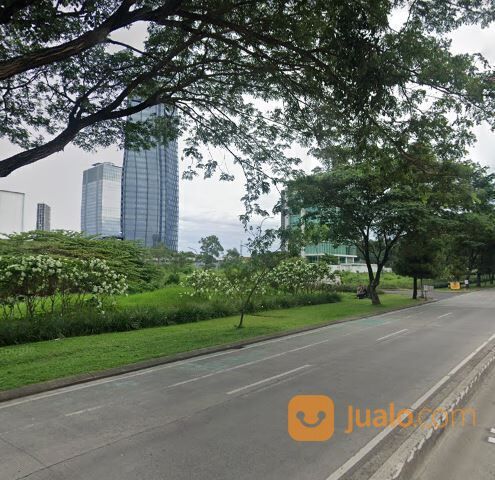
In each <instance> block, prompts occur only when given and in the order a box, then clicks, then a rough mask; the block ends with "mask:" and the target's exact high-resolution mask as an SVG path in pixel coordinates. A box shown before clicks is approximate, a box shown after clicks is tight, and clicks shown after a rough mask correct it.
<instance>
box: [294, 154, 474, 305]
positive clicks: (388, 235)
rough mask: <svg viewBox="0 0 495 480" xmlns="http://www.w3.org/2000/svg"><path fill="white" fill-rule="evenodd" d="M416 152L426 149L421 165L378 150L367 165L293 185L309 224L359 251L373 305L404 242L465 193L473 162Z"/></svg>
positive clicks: (352, 164) (341, 167)
mask: <svg viewBox="0 0 495 480" xmlns="http://www.w3.org/2000/svg"><path fill="white" fill-rule="evenodd" d="M417 148H418V149H419V148H421V149H422V150H423V152H422V154H421V155H420V154H419V153H417V152H415V155H417V157H418V158H421V160H422V161H421V163H419V162H414V163H413V162H408V161H406V160H405V159H404V158H403V157H402V156H400V155H397V154H396V153H395V152H394V151H387V150H385V151H383V150H379V149H375V150H374V152H375V156H374V157H372V158H369V159H368V160H366V161H362V162H350V163H341V164H338V165H336V166H334V167H332V168H330V169H329V170H328V171H320V172H319V173H317V174H315V175H312V176H306V177H304V176H303V177H301V178H299V179H298V180H296V181H294V182H292V183H291V184H290V189H291V190H292V192H291V196H292V202H293V204H295V205H298V207H299V208H301V207H306V208H308V207H310V208H311V210H310V211H313V212H314V213H313V214H308V215H306V217H307V220H308V221H311V218H312V217H313V218H315V217H316V218H318V220H319V222H320V223H322V224H326V225H328V227H329V232H330V238H331V240H332V241H334V242H335V243H336V244H348V243H351V244H354V245H355V246H356V247H357V249H358V251H359V253H360V256H361V257H362V258H363V259H364V261H365V263H366V266H367V270H368V279H369V293H370V298H371V301H372V303H373V304H379V303H380V299H379V296H378V293H377V287H378V285H379V284H380V279H381V274H382V271H383V268H384V266H385V264H386V263H387V262H388V260H389V259H390V255H391V253H392V251H393V249H394V248H395V247H396V245H397V244H398V242H399V241H400V240H401V238H403V237H405V236H406V235H407V234H408V233H410V232H414V231H415V230H417V228H418V225H421V224H422V223H424V220H425V219H432V218H435V216H439V215H441V214H442V213H443V212H445V211H447V210H448V211H453V210H454V209H455V208H459V204H458V202H459V197H461V196H464V195H466V193H465V192H464V189H463V188H461V187H462V186H463V184H464V180H463V176H464V175H465V174H466V172H470V171H471V167H470V165H469V164H458V163H452V162H442V161H439V160H437V159H435V158H434V156H432V155H431V152H429V153H428V149H426V148H424V147H420V146H417ZM456 190H457V191H456ZM373 263H376V268H375V269H373Z"/></svg>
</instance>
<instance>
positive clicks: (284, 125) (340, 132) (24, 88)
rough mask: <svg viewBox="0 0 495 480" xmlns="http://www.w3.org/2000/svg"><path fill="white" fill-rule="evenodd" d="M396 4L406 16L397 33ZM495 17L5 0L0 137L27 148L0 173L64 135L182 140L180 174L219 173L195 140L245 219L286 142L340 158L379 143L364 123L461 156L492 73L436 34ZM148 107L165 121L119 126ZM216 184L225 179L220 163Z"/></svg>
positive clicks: (437, 9)
mask: <svg viewBox="0 0 495 480" xmlns="http://www.w3.org/2000/svg"><path fill="white" fill-rule="evenodd" d="M446 5H448V6H446ZM393 11H399V12H401V13H402V14H404V13H405V14H406V18H407V20H406V21H404V22H403V23H402V24H401V26H400V28H398V29H394V28H392V26H391V25H390V18H391V14H392V12H393ZM494 17H495V12H494V7H493V5H492V4H491V2H485V1H483V0H474V1H471V2H466V1H465V0H452V1H450V2H445V1H444V0H430V1H426V0H415V1H412V0H355V1H352V2H349V1H348V0H334V1H331V2H329V1H327V0H310V1H296V0H292V1H281V0H271V1H257V0H57V1H55V0H10V1H5V2H2V5H1V6H0V115H1V120H2V121H1V122H0V137H4V138H6V139H8V140H9V141H10V142H12V143H14V144H16V145H17V146H19V147H20V150H21V151H19V153H17V154H14V155H12V156H11V157H9V158H4V159H2V160H1V161H0V176H6V175H8V174H9V173H11V172H13V171H14V170H16V169H17V168H20V167H22V166H25V165H28V164H31V163H33V162H36V161H38V160H41V159H42V158H45V157H47V156H49V155H51V154H53V153H55V152H58V151H60V150H62V149H64V147H65V146H66V145H68V144H69V143H71V142H73V143H74V144H76V145H77V146H79V147H82V148H84V149H87V150H92V149H97V148H100V147H105V146H108V145H110V144H112V143H117V144H120V145H122V144H123V142H124V138H125V140H126V141H127V142H128V143H129V145H134V146H143V145H146V144H149V143H150V142H152V141H153V138H156V136H163V137H165V138H170V137H175V136H177V135H183V136H184V138H185V140H186V148H185V151H184V154H185V156H186V157H188V158H190V160H191V162H190V169H189V170H188V171H187V172H186V174H187V175H189V176H192V175H194V174H195V172H196V171H197V170H198V169H202V170H204V174H205V175H207V176H209V175H212V174H213V173H214V172H215V171H216V170H218V169H219V168H220V167H219V165H218V162H217V161H216V160H215V159H214V158H213V157H209V158H203V155H202V153H201V149H200V146H201V145H203V144H208V145H212V146H215V147H222V148H225V149H227V150H228V151H229V152H230V153H231V154H232V156H233V158H234V161H235V162H236V163H238V164H239V165H240V166H241V167H242V169H243V171H244V173H245V175H246V178H247V193H246V196H245V198H244V200H245V202H246V205H247V207H248V211H252V209H253V208H255V209H256V208H258V207H257V205H256V199H257V197H258V196H259V195H260V194H261V193H263V192H266V191H267V190H268V189H269V188H270V181H276V180H277V179H278V178H286V177H287V175H288V174H289V173H290V172H291V171H292V170H293V168H294V165H295V164H296V163H297V160H296V159H293V158H287V157H286V156H285V150H286V147H287V146H288V145H289V144H290V143H291V142H292V141H293V140H294V139H295V137H296V136H297V140H299V141H301V142H303V143H304V142H305V141H306V142H307V144H311V142H313V139H316V141H317V144H318V147H319V148H320V149H326V150H328V149H333V150H334V151H333V152H332V157H334V158H337V157H338V154H342V152H343V151H344V152H345V150H346V148H347V144H348V143H350V139H351V137H352V139H355V138H356V137H359V138H361V139H363V138H366V139H367V141H369V142H375V143H376V141H377V137H376V135H375V136H373V135H369V129H370V128H371V127H372V128H373V129H374V130H373V132H380V134H379V137H380V141H383V139H384V138H386V139H389V140H390V144H391V145H392V146H393V148H397V149H399V150H402V151H403V152H407V151H408V148H407V146H408V145H409V144H410V142H413V141H414V142H417V141H418V140H421V138H422V137H428V139H429V140H431V139H432V138H433V137H435V138H441V139H442V140H441V141H438V143H441V149H440V150H442V149H443V151H445V152H446V153H447V151H448V152H452V151H460V150H463V148H464V147H465V145H466V143H467V142H469V141H470V140H472V137H471V135H470V128H471V126H472V122H475V121H481V120H484V119H493V104H494V92H493V74H492V73H491V71H490V69H489V68H488V66H487V65H486V64H485V63H484V61H483V59H482V58H480V57H478V56H472V55H453V54H451V53H450V52H449V50H448V47H449V44H448V42H447V41H446V40H444V39H442V35H443V34H444V33H445V32H448V31H450V30H452V29H453V28H456V27H458V26H459V25H462V24H465V23H479V24H483V25H488V24H489V23H490V22H492V21H493V19H494ZM143 24H144V25H146V28H147V34H146V39H145V41H144V42H136V39H135V38H134V37H136V36H139V35H136V30H135V29H136V28H139V25H143ZM126 29H127V30H126ZM131 100H134V101H131ZM257 100H258V101H257ZM259 101H263V102H265V106H266V108H265V107H263V108H262V109H259V108H257V105H260V102H259ZM158 103H163V104H165V105H166V106H167V107H168V108H169V111H170V112H171V113H173V115H171V117H170V119H168V120H167V121H163V120H160V119H151V120H150V121H148V122H145V123H142V124H135V123H134V124H131V123H128V122H126V118H127V117H128V116H129V115H131V114H132V113H135V112H139V111H141V110H143V109H144V108H146V107H148V106H151V105H155V104H158ZM451 114H453V117H452V116H451ZM405 118H408V119H409V120H413V121H408V122H407V126H405V125H406V124H403V121H404V119H405ZM322 119H323V120H322ZM378 127H379V128H378ZM125 134H126V135H125ZM351 143H352V142H351ZM428 143H429V144H431V141H430V142H428ZM337 147H338V148H337ZM222 168H223V167H222ZM220 176H221V178H222V179H225V180H229V179H231V178H232V176H231V174H230V172H229V170H228V168H225V169H224V170H223V171H220Z"/></svg>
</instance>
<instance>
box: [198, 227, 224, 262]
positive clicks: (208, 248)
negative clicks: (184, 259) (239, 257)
mask: <svg viewBox="0 0 495 480" xmlns="http://www.w3.org/2000/svg"><path fill="white" fill-rule="evenodd" d="M199 243H200V245H201V246H200V247H199V251H200V254H199V259H200V260H201V261H202V262H203V265H204V266H205V268H212V267H214V266H215V265H216V263H217V261H218V258H219V257H220V254H221V253H222V252H223V247H222V244H221V243H220V240H219V239H218V237H217V236H216V235H209V236H208V237H203V238H202V239H201V240H200V241H199Z"/></svg>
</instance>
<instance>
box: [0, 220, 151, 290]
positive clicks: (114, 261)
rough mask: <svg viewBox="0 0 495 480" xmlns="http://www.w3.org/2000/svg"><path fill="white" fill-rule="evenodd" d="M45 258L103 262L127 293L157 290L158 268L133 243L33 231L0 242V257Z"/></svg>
mask: <svg viewBox="0 0 495 480" xmlns="http://www.w3.org/2000/svg"><path fill="white" fill-rule="evenodd" d="M4 255H5V256H9V255H11V256H28V255H33V256H36V255H49V256H51V257H54V258H59V259H61V258H66V259H77V260H86V261H89V260H92V259H95V258H96V259H100V260H104V261H105V262H106V263H107V264H108V266H109V267H110V268H111V269H112V270H113V271H114V272H116V273H117V274H120V275H125V276H126V278H127V283H128V285H129V291H130V292H142V291H144V290H153V289H156V288H159V287H160V280H161V269H160V267H159V266H158V265H156V264H154V263H153V261H152V259H151V256H150V252H149V250H148V249H146V248H144V247H142V246H141V245H140V244H138V243H137V242H132V241H126V240H118V239H115V238H107V239H101V238H96V237H89V236H87V235H85V234H82V233H78V232H69V231H63V230H59V231H51V232H43V231H33V232H24V233H18V234H13V235H9V236H8V238H7V239H0V256H4Z"/></svg>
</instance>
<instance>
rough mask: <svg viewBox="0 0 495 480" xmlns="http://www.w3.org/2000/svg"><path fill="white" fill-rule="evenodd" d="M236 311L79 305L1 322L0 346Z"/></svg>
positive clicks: (308, 301)
mask: <svg viewBox="0 0 495 480" xmlns="http://www.w3.org/2000/svg"><path fill="white" fill-rule="evenodd" d="M340 299H341V298H340V296H339V295H338V294H337V293H335V292H327V293H317V294H297V295H274V296H267V297H263V298H261V299H259V300H258V301H256V302H255V303H253V304H251V305H250V308H249V311H250V312H255V311H261V310H272V309H278V308H291V307H296V306H303V305H319V304H323V303H336V302H339V301H340ZM238 313H239V307H237V306H236V305H235V304H232V303H225V302H223V301H221V300H211V301H206V302H205V301H203V302H197V301H190V300H188V301H186V302H184V304H183V305H177V306H171V307H167V308H151V307H150V308H148V307H129V308H120V309H115V310H110V311H107V312H105V313H104V314H103V315H102V314H99V313H98V312H95V311H94V310H93V309H89V308H81V309H79V310H76V311H70V312H68V313H66V314H64V315H61V314H60V313H59V314H55V315H46V316H43V317H38V318H37V321H36V322H29V321H27V320H11V321H1V322H0V346H6V345H13V344H20V343H28V342H35V341H42V340H53V339H56V338H64V337H75V336H80V335H94V334H98V333H107V332H123V331H129V330H138V329H141V328H148V327H158V326H167V325H173V324H179V323H191V322H198V321H201V320H209V319H212V318H221V317H227V316H230V315H236V314H238Z"/></svg>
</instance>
